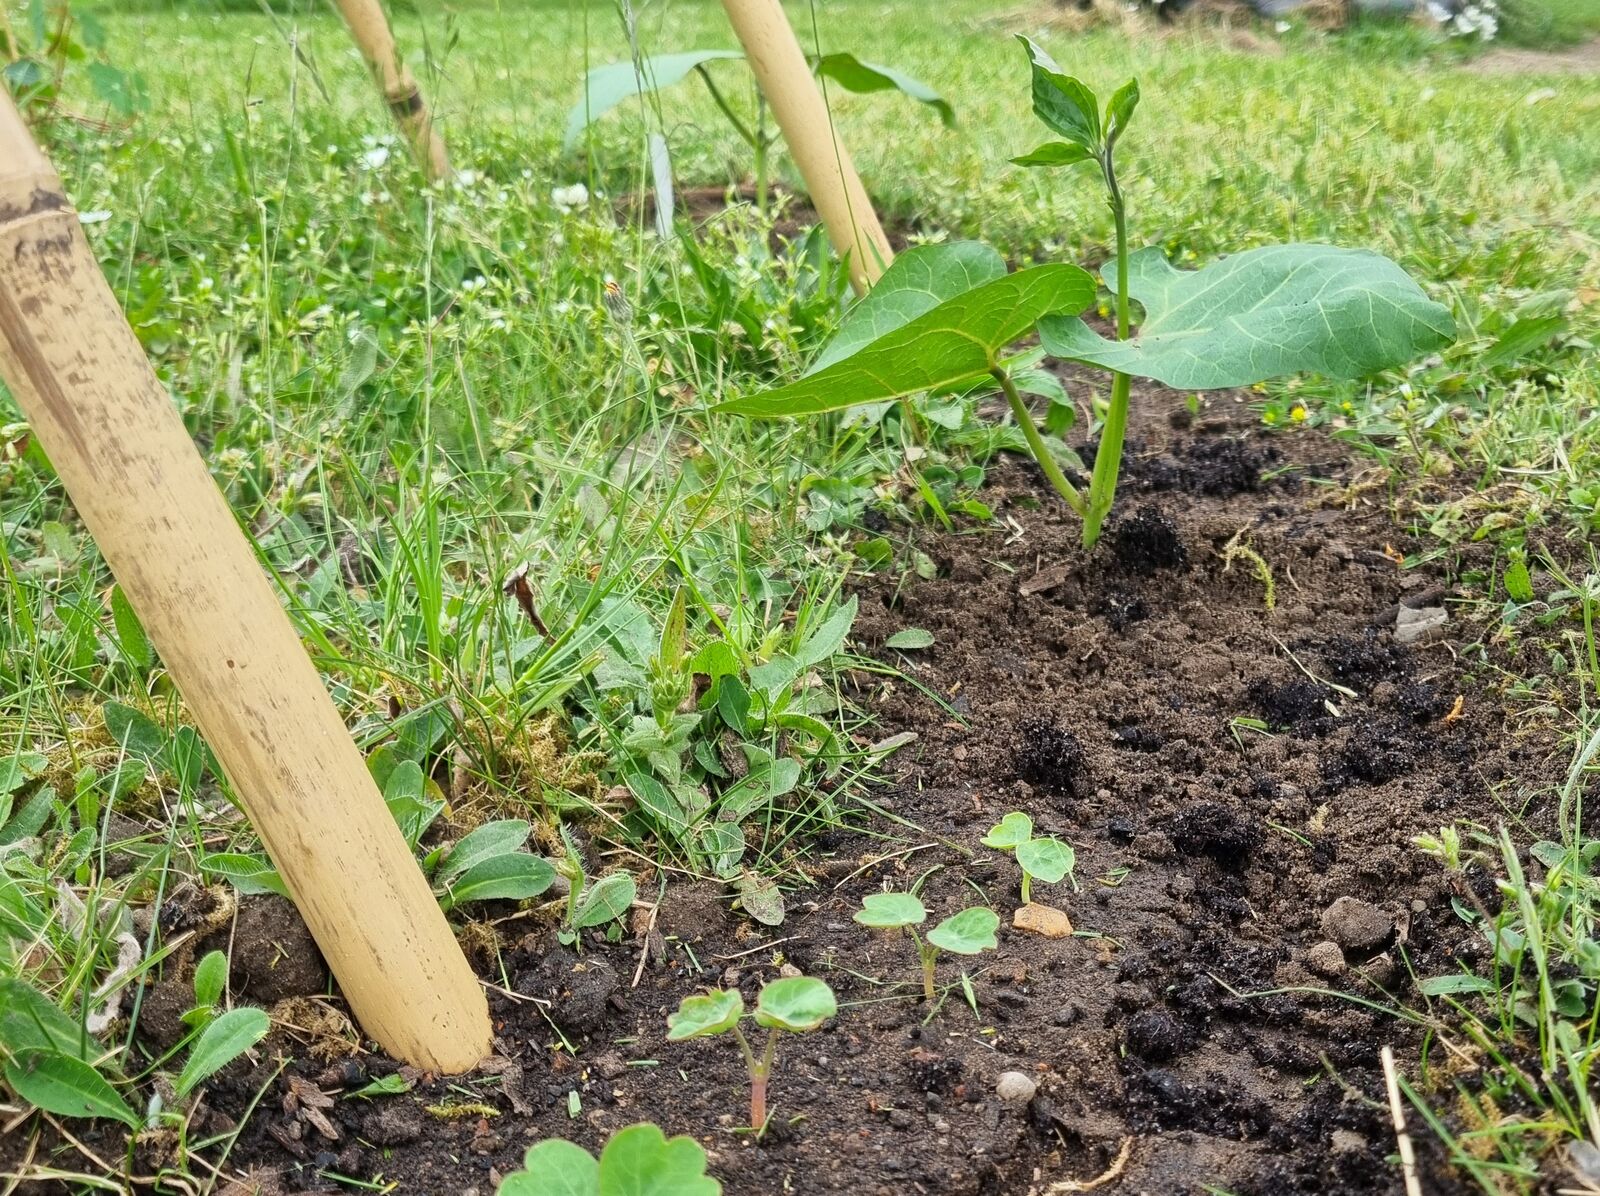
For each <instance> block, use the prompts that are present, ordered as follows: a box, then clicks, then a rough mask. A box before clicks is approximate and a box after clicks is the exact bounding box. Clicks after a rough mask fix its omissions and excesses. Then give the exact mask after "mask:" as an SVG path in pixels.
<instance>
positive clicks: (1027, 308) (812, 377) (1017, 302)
mask: <svg viewBox="0 0 1600 1196" xmlns="http://www.w3.org/2000/svg"><path fill="white" fill-rule="evenodd" d="M942 248H951V247H942ZM945 260H949V259H947V258H941V259H940V261H941V262H942V261H945ZM888 281H889V275H888V274H887V273H885V275H884V278H883V279H881V280H880V281H879V283H878V286H877V287H875V288H874V289H873V297H874V298H876V295H877V292H878V290H879V289H880V288H882V287H883V286H884V285H885V283H886V282H888ZM940 284H941V286H940V289H941V290H943V289H944V288H945V287H946V286H949V285H957V283H956V282H949V281H947V280H946V279H944V278H941V279H940ZM908 289H910V288H908V287H907V286H906V285H905V283H903V282H902V283H901V284H899V289H898V290H896V291H893V292H891V293H889V294H888V295H887V296H886V298H885V300H884V302H883V303H882V304H879V305H875V306H874V308H873V315H874V317H876V318H878V319H882V314H881V313H884V312H894V311H895V310H896V308H899V310H906V309H907V306H908V304H909V305H911V306H914V305H915V304H916V303H918V302H919V300H918V299H917V298H916V297H915V296H914V295H908V294H907V293H906V292H907V290H908ZM918 289H920V290H922V291H923V292H924V293H925V292H926V289H927V287H926V284H925V283H924V284H922V285H921V287H920V288H918ZM1094 293H1095V288H1094V280H1093V279H1092V278H1090V277H1089V275H1088V274H1087V273H1086V272H1085V271H1083V270H1080V269H1079V268H1078V267H1077V266H1072V265H1067V264H1064V263H1057V264H1054V265H1048V266H1034V267H1032V268H1031V269H1027V270H1018V271H1017V272H1016V273H1015V274H1008V275H1005V276H1003V277H1000V278H994V279H991V280H990V281H987V282H980V283H978V285H976V286H973V287H972V288H971V289H969V290H964V291H961V292H960V293H958V294H955V295H953V296H952V297H950V298H946V299H943V300H942V301H941V302H939V303H937V304H935V305H934V306H932V307H929V308H927V309H925V310H924V311H922V313H921V314H920V315H917V316H916V317H914V318H913V319H910V320H907V321H906V322H904V323H902V324H899V325H898V326H895V327H893V328H891V330H890V331H888V332H886V333H883V334H881V335H878V336H877V337H876V339H874V340H872V341H870V342H868V343H867V344H865V345H864V346H862V347H860V348H858V349H856V350H855V351H854V352H853V353H851V354H850V355H849V356H847V357H843V358H842V359H834V355H833V353H832V352H831V350H830V349H827V348H825V349H824V350H823V354H822V358H823V359H824V360H830V361H831V362H832V364H829V365H828V366H826V367H825V368H823V369H820V370H817V371H815V372H813V373H809V374H807V375H805V376H804V377H803V378H801V379H799V380H798V381H796V382H791V383H790V384H789V385H787V386H782V387H779V388H778V389H777V390H771V391H767V392H765V393H763V394H756V395H748V396H746V397H744V398H739V399H732V400H730V401H728V402H726V403H721V404H719V405H718V406H717V407H716V408H714V410H717V411H725V412H729V413H732V414H737V415H753V416H758V417H762V418H768V419H773V418H781V417H786V416H801V415H816V414H818V413H819V412H823V411H837V410H839V409H840V408H844V407H853V406H855V405H856V404H858V403H875V402H881V401H883V400H885V399H897V398H903V397H904V396H906V395H910V394H916V393H918V392H919V391H927V390H937V389H939V388H940V387H945V386H951V385H954V384H955V383H958V382H964V381H967V380H969V379H972V378H976V377H978V376H980V375H982V374H985V373H988V372H989V371H990V370H992V369H993V368H995V366H996V365H998V364H999V361H1000V352H1001V350H1003V349H1004V348H1005V347H1006V346H1007V345H1009V344H1010V343H1011V342H1012V341H1014V340H1016V339H1017V338H1018V337H1020V336H1021V335H1022V334H1023V333H1025V332H1027V331H1028V330H1029V329H1030V328H1032V327H1033V326H1034V324H1036V323H1037V322H1038V320H1039V319H1040V317H1042V316H1045V315H1049V314H1051V313H1055V312H1079V311H1082V310H1083V309H1084V308H1086V307H1088V306H1089V304H1090V303H1092V302H1093V301H1094ZM896 300H898V302H891V301H896ZM884 322H888V321H884ZM855 335H859V333H856V334H855Z"/></svg>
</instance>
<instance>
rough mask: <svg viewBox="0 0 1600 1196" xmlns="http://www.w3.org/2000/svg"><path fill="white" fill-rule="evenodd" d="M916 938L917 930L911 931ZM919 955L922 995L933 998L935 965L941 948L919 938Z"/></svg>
mask: <svg viewBox="0 0 1600 1196" xmlns="http://www.w3.org/2000/svg"><path fill="white" fill-rule="evenodd" d="M911 937H912V938H916V931H912V932H911ZM917 957H918V958H919V959H921V960H922V995H923V996H925V997H927V998H928V1000H930V1001H931V1000H933V965H934V963H935V962H936V961H937V960H938V958H939V948H937V947H935V946H933V944H931V943H924V942H923V941H922V940H921V939H917Z"/></svg>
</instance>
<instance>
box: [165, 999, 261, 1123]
mask: <svg viewBox="0 0 1600 1196" xmlns="http://www.w3.org/2000/svg"><path fill="white" fill-rule="evenodd" d="M271 1028H272V1023H271V1022H270V1021H268V1020H267V1015H266V1014H265V1013H263V1012H262V1011H261V1010H259V1009H252V1008H250V1007H249V1006H240V1007H239V1008H238V1009H230V1010H228V1012H226V1013H224V1014H222V1015H220V1016H219V1017H218V1018H217V1019H216V1020H215V1021H213V1022H212V1023H211V1024H210V1025H209V1026H207V1027H206V1028H205V1030H204V1031H202V1032H201V1035H200V1038H199V1041H197V1042H196V1043H195V1044H194V1046H193V1047H192V1048H191V1049H190V1051H189V1062H187V1063H185V1064H184V1065H183V1071H182V1072H181V1073H180V1074H179V1076H178V1079H177V1082H176V1083H175V1084H174V1085H173V1088H174V1089H175V1090H176V1092H177V1094H178V1099H179V1100H183V1099H184V1098H185V1097H187V1096H188V1095H189V1094H190V1093H191V1092H193V1091H194V1090H195V1088H196V1087H197V1086H198V1085H199V1084H200V1083H201V1082H202V1081H204V1080H206V1079H209V1078H210V1077H211V1076H213V1075H215V1074H216V1073H217V1072H219V1071H221V1070H222V1069H223V1068H224V1067H226V1066H227V1065H228V1064H230V1063H232V1062H233V1061H234V1060H235V1059H237V1058H238V1057H239V1056H240V1055H242V1054H244V1053H245V1052H246V1051H248V1050H249V1049H250V1048H251V1047H253V1046H255V1045H256V1043H258V1042H260V1041H261V1040H262V1039H263V1038H265V1037H266V1036H267V1031H268V1030H270V1029H271Z"/></svg>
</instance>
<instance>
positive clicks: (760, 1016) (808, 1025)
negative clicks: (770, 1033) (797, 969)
mask: <svg viewBox="0 0 1600 1196" xmlns="http://www.w3.org/2000/svg"><path fill="white" fill-rule="evenodd" d="M838 1012H839V1003H838V1001H837V1000H835V999H834V995H833V989H831V988H829V987H828V986H827V985H826V984H824V983H823V982H822V981H820V980H817V979H815V978H814V977H811V976H789V977H786V978H784V979H782V980H774V981H773V982H772V983H771V984H769V985H767V986H766V987H765V988H763V989H762V990H761V995H760V996H759V997H757V998H756V1024H757V1025H760V1026H768V1027H775V1028H777V1029H779V1030H789V1031H792V1032H794V1033H796V1034H801V1033H804V1032H805V1031H807V1030H815V1029H816V1028H817V1027H818V1026H820V1025H822V1023H823V1022H825V1021H827V1020H828V1019H829V1018H830V1017H833V1016H834V1015H836V1014H837V1013H838Z"/></svg>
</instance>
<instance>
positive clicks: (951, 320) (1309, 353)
mask: <svg viewBox="0 0 1600 1196" xmlns="http://www.w3.org/2000/svg"><path fill="white" fill-rule="evenodd" d="M1021 40H1022V42H1023V44H1024V45H1025V47H1026V49H1027V51H1028V61H1029V67H1030V70H1031V73H1032V88H1033V110H1034V113H1035V114H1036V115H1037V116H1038V117H1039V119H1040V120H1041V121H1043V122H1044V123H1045V125H1047V126H1048V127H1049V128H1050V129H1051V130H1052V131H1053V132H1055V133H1056V134H1057V135H1058V136H1059V137H1060V138H1061V140H1058V141H1051V142H1047V143H1045V144H1044V145H1041V146H1039V147H1038V148H1037V149H1035V150H1033V151H1032V152H1030V153H1027V154H1024V155H1022V156H1021V157H1019V158H1017V159H1015V161H1016V162H1017V163H1018V164H1019V165H1022V166H1028V167H1039V168H1048V167H1067V166H1073V165H1077V164H1080V163H1086V162H1087V163H1093V165H1094V166H1095V168H1096V171H1097V173H1098V175H1099V180H1100V183H1101V185H1102V186H1103V188H1104V189H1105V194H1106V201H1107V204H1108V205H1109V207H1110V209H1111V217H1112V222H1113V224H1114V226H1115V230H1116V242H1117V253H1116V258H1115V260H1114V261H1112V262H1110V263H1108V264H1107V265H1106V266H1105V267H1104V269H1103V270H1102V275H1103V277H1104V279H1105V281H1106V282H1107V283H1108V285H1110V287H1111V288H1112V292H1113V299H1114V302H1115V306H1116V327H1115V330H1114V332H1115V336H1114V339H1107V338H1106V337H1103V336H1101V335H1100V334H1099V333H1097V332H1095V331H1094V330H1093V329H1092V328H1091V327H1090V326H1089V325H1088V324H1086V323H1085V322H1084V321H1083V320H1082V319H1081V318H1080V314H1081V313H1082V312H1084V311H1085V310H1087V309H1088V308H1089V307H1090V306H1091V305H1092V304H1093V303H1094V302H1095V298H1096V295H1097V292H1098V287H1097V284H1096V282H1095V279H1094V278H1092V277H1091V276H1090V275H1089V273H1088V272H1087V271H1085V270H1081V269H1079V268H1078V267H1077V266H1074V265H1069V264H1066V263H1053V264H1046V265H1042V266H1032V267H1028V268H1025V269H1021V270H1018V271H1016V272H1015V273H1011V274H1008V273H1006V266H1005V262H1004V261H1003V260H1002V258H1001V257H1000V255H999V254H998V253H996V252H995V251H994V250H993V249H990V248H989V247H987V246H985V245H981V244H978V243H976V242H970V241H969V242H954V243H949V244H944V245H930V246H923V247H920V248H916V249H912V250H909V251H908V252H906V253H903V254H901V255H900V256H899V257H897V258H896V259H895V260H894V262H893V263H892V264H891V265H890V267H889V269H888V270H886V271H885V272H884V274H883V277H882V278H881V279H879V281H878V283H877V285H876V286H874V287H873V289H872V290H871V291H870V292H869V293H868V294H867V295H865V296H864V297H863V298H862V299H861V300H860V301H859V302H858V303H857V304H856V305H855V306H854V307H853V308H851V310H850V311H849V312H848V313H847V314H846V316H845V318H844V320H843V321H841V323H840V325H839V329H838V331H837V332H836V333H835V334H834V337H833V339H832V340H830V341H829V342H828V343H827V344H826V345H824V346H823V348H822V351H821V352H820V353H819V354H818V356H817V358H816V359H815V360H814V361H813V362H812V364H811V367H810V369H809V370H808V371H807V372H806V373H805V374H804V375H803V376H802V377H801V378H800V379H799V380H798V381H795V382H791V383H789V384H788V385H786V386H782V387H779V388H778V389H776V390H771V391H767V392H764V393H760V394H754V395H746V396H740V397H736V398H734V399H731V400H729V401H727V402H724V403H721V404H719V405H718V407H717V408H716V410H719V411H726V412H730V413H734V414H743V415H751V416H760V417H766V418H777V417H797V416H804V415H816V414H820V413H822V412H826V411H834V410H839V409H841V408H845V407H851V406H855V405H857V404H862V403H881V402H886V401H889V400H895V399H910V398H912V397H913V396H916V395H921V394H940V393H947V392H954V391H960V390H965V389H970V388H971V387H972V386H973V384H974V383H975V382H978V381H981V380H984V379H987V380H989V381H991V382H992V383H993V384H994V385H996V386H998V387H999V389H1000V390H1001V392H1002V393H1003V394H1004V395H1005V397H1006V401H1007V403H1008V405H1009V407H1010V410H1011V414H1012V416H1013V418H1014V419H1015V420H1016V423H1017V426H1018V427H1019V428H1020V429H1021V432H1022V435H1023V439H1024V441H1025V443H1026V445H1027V448H1028V450H1029V452H1030V453H1031V454H1032V455H1033V457H1034V458H1035V460H1037V461H1038V463H1039V467H1040V468H1041V469H1042V470H1043V471H1044V475H1045V477H1046V478H1047V479H1048V481H1049V482H1050V485H1051V486H1052V487H1053V488H1054V489H1055V491H1056V492H1057V493H1058V494H1059V495H1060V496H1061V498H1062V499H1063V500H1064V501H1065V502H1066V503H1067V505H1068V506H1070V507H1071V508H1072V509H1073V510H1074V511H1075V512H1077V514H1078V515H1079V516H1080V517H1081V518H1082V519H1083V543H1084V546H1085V547H1086V548H1091V547H1093V546H1094V545H1095V543H1096V542H1097V541H1098V540H1099V538H1100V533H1101V529H1102V527H1103V525H1104V523H1105V520H1106V517H1107V515H1108V514H1110V512H1111V509H1112V503H1113V500H1114V498H1115V495H1116V487H1117V475H1118V473H1119V471H1120V469H1121V462H1122V443H1123V436H1124V432H1125V430H1126V428H1127V423H1128V407H1129V401H1130V395H1131V389H1132V379H1133V378H1135V377H1140V378H1153V379H1155V380H1156V381H1158V382H1162V383H1165V384H1166V385H1167V386H1171V387H1176V388H1179V389H1183V390H1189V391H1196V390H1209V389H1218V388H1225V387H1237V386H1247V385H1251V384H1253V383H1256V382H1262V381H1265V380H1267V379H1269V378H1277V377H1282V376H1285V375H1289V374H1299V373H1318V374H1323V375H1326V376H1328V377H1332V378H1361V377H1365V376H1367V375H1370V374H1373V373H1376V372H1378V371H1379V370H1384V369H1390V368H1392V367H1395V366H1399V365H1403V364H1405V363H1406V362H1408V361H1411V360H1413V359H1415V358H1416V357H1418V356H1420V355H1422V354H1424V353H1429V352H1432V351H1434V350H1436V349H1440V348H1442V347H1444V346H1445V345H1447V344H1449V343H1450V342H1451V341H1452V340H1454V339H1455V321H1454V319H1453V318H1452V317H1451V314H1450V312H1449V310H1448V309H1446V308H1445V307H1443V306H1441V305H1440V304H1438V303H1435V302H1433V301H1432V300H1430V299H1429V298H1428V297H1427V296H1426V295H1425V294H1423V292H1422V289H1421V288H1420V287H1419V286H1417V284H1416V283H1415V282H1414V281H1412V279H1411V278H1410V276H1408V275H1407V274H1406V273H1405V271H1404V270H1402V269H1401V268H1400V267H1399V266H1397V265H1396V264H1395V263H1393V262H1391V261H1390V260H1389V259H1387V258H1385V257H1382V256H1380V255H1378V254H1376V253H1371V252H1368V251H1366V250H1359V249H1341V248H1336V247H1334V246H1330V245H1312V244H1295V245H1268V246H1263V247H1261V248H1258V249H1251V250H1248V251H1246V252H1244V253H1238V254H1234V255H1232V256H1230V257H1226V258H1223V259H1222V260H1221V261H1218V262H1213V263H1212V264H1210V265H1208V266H1205V267H1203V268H1202V269H1200V270H1194V271H1186V270H1178V269H1176V268H1174V267H1173V266H1172V265H1171V264H1170V263H1169V262H1168V261H1167V259H1166V255H1165V254H1164V253H1163V252H1162V250H1161V249H1160V248H1159V247H1155V246H1150V247H1146V248H1143V249H1135V250H1131V251H1130V250H1129V248H1128V245H1129V234H1128V212H1127V203H1126V199H1125V188H1124V185H1123V179H1122V175H1121V174H1120V173H1119V167H1118V160H1117V151H1118V149H1119V147H1120V146H1121V144H1122V141H1123V138H1124V135H1125V134H1126V132H1127V129H1128V126H1129V124H1130V122H1131V121H1132V119H1133V114H1134V111H1135V109H1136V108H1137V107H1138V104H1139V86H1138V83H1137V81H1135V80H1132V79H1130V80H1128V81H1127V82H1126V83H1124V84H1123V85H1122V86H1121V87H1119V88H1118V89H1117V90H1116V91H1115V92H1114V93H1113V94H1112V96H1111V98H1110V100H1109V101H1108V102H1107V103H1106V105H1105V107H1104V109H1103V111H1102V108H1101V106H1100V101H1099V100H1098V98H1097V97H1096V96H1095V93H1094V92H1093V91H1092V90H1091V89H1090V88H1089V87H1088V86H1087V85H1086V84H1084V83H1083V82H1082V81H1080V80H1078V79H1075V78H1072V77H1070V76H1068V75H1066V74H1064V73H1063V72H1062V71H1061V69H1060V68H1059V67H1058V66H1057V65H1056V64H1055V63H1054V62H1053V61H1052V60H1051V58H1050V56H1049V55H1048V54H1046V53H1045V51H1044V50H1043V49H1041V48H1040V47H1039V46H1037V45H1036V44H1034V43H1033V42H1032V41H1030V40H1029V39H1028V38H1026V37H1024V38H1022V39H1021ZM1135 303H1137V304H1138V305H1139V306H1140V307H1141V308H1142V309H1143V322H1142V323H1141V324H1140V326H1139V329H1138V334H1137V335H1134V313H1133V305H1134V304H1135ZM1035 328H1037V330H1038V333H1039V337H1040V341H1041V343H1042V344H1043V346H1044V349H1045V350H1046V352H1048V353H1050V354H1052V355H1054V356H1055V357H1057V358H1060V359H1062V360H1066V361H1075V362H1079V363H1082V364H1084V365H1089V366H1094V367H1097V368H1099V369H1102V370H1105V371H1107V372H1108V373H1109V374H1110V375H1111V397H1110V403H1109V405H1108V407H1107V410H1106V415H1105V421H1104V423H1103V425H1102V426H1101V428H1100V442H1099V448H1098V450H1097V451H1096V453H1095V461H1094V468H1093V471H1092V474H1091V477H1090V479H1089V488H1088V492H1087V493H1084V492H1083V491H1081V490H1080V489H1079V488H1078V487H1077V486H1076V485H1074V484H1073V483H1072V482H1071V481H1070V480H1069V479H1068V478H1067V475H1066V473H1065V472H1064V471H1063V470H1062V468H1061V465H1060V463H1059V462H1058V461H1057V459H1056V450H1055V449H1053V448H1052V447H1051V446H1050V445H1049V444H1047V443H1046V441H1045V438H1044V436H1043V435H1042V434H1041V433H1040V431H1039V429H1038V428H1037V427H1036V426H1035V425H1034V422H1033V417H1032V415H1031V414H1030V412H1029V410H1028V408H1027V405H1026V404H1025V403H1024V401H1023V398H1022V388H1021V387H1020V386H1019V385H1018V374H1019V372H1020V369H1021V364H1022V362H1024V361H1026V360H1027V359H1026V358H1018V357H1015V356H1013V357H1007V356H1006V355H1005V353H1006V349H1007V347H1008V346H1009V345H1011V344H1012V342H1014V341H1016V340H1017V339H1018V338H1020V337H1022V336H1023V335H1024V334H1026V333H1027V332H1029V331H1032V330H1034V329H1035Z"/></svg>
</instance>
